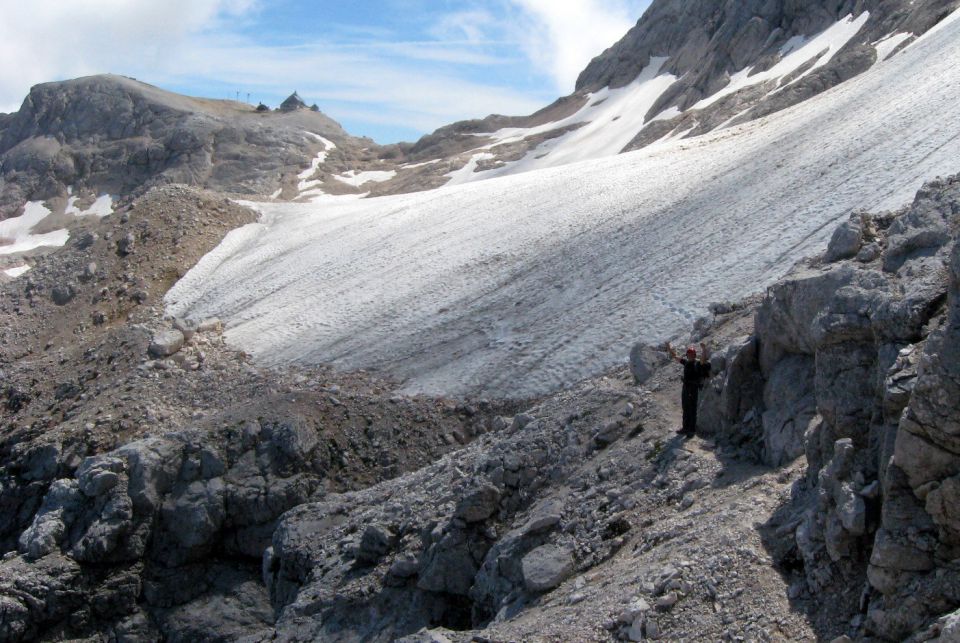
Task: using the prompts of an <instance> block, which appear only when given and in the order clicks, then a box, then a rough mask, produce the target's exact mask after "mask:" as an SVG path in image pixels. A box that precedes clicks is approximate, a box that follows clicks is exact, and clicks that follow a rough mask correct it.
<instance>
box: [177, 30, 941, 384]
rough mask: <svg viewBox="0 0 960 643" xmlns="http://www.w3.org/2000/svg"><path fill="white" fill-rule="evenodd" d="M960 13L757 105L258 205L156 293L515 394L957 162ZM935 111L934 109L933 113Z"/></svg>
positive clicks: (672, 326)
mask: <svg viewBox="0 0 960 643" xmlns="http://www.w3.org/2000/svg"><path fill="white" fill-rule="evenodd" d="M958 68H960V22H958V23H954V24H951V25H949V26H947V27H945V28H943V29H941V30H940V32H939V33H937V34H935V35H934V36H932V37H930V38H928V39H926V40H925V41H924V42H921V43H915V44H913V45H911V46H910V47H909V48H907V49H906V50H905V51H904V52H903V53H902V54H900V55H897V56H894V57H893V58H891V59H890V60H888V61H887V62H886V63H885V64H883V65H877V66H875V67H874V68H872V69H871V70H869V71H868V72H866V73H864V74H862V75H860V76H858V77H857V78H855V79H853V80H850V81H848V82H846V83H844V84H842V85H840V86H838V87H836V88H834V89H832V90H830V91H827V92H824V93H822V94H820V95H818V96H816V97H814V98H812V99H810V100H808V101H805V102H804V103H801V104H799V105H796V106H794V107H792V108H789V109H787V110H783V111H781V112H778V113H776V114H773V115H771V116H769V117H766V118H764V119H760V120H758V121H755V122H751V123H747V124H745V125H740V126H734V127H731V128H729V129H727V130H724V131H719V132H714V133H711V134H709V135H707V136H703V137H699V138H696V139H686V140H681V141H674V142H671V143H667V144H664V145H660V146H657V147H655V148H647V149H644V150H640V151H638V152H633V153H630V154H623V155H620V156H615V157H610V158H603V159H598V160H593V161H588V162H584V163H578V164H573V165H567V166H564V167H560V168H553V169H548V170H541V171H537V172H530V173H526V174H519V175H514V176H509V177H504V178H500V179H496V180H492V181H483V182H477V183H471V184H467V185H462V186H456V187H452V188H442V189H440V190H434V191H430V192H423V193H417V194H409V195H400V196H393V197H384V198H378V199H365V200H353V201H346V200H340V201H335V200H331V199H326V200H324V201H322V202H320V203H318V204H257V205H256V207H258V208H260V209H261V211H262V213H263V217H262V221H261V222H260V223H257V224H253V225H250V226H246V227H244V228H241V229H239V230H235V231H234V232H232V233H230V234H229V235H228V236H227V238H226V239H225V240H224V242H223V243H222V244H221V245H220V246H219V247H218V248H217V249H215V250H214V251H213V252H212V253H210V254H209V255H207V256H206V257H204V258H203V259H202V260H201V261H200V262H199V264H198V265H197V266H196V267H195V268H194V269H193V270H191V271H190V272H189V273H188V274H187V275H186V276H185V277H184V278H183V279H182V280H181V281H180V282H179V283H177V284H176V285H175V286H174V288H173V289H172V290H171V291H170V292H169V293H168V295H167V299H166V301H167V305H168V310H169V312H170V313H171V314H174V315H178V316H187V317H196V318H202V317H209V316H219V317H221V318H222V319H225V320H227V328H228V330H227V339H228V340H229V341H230V342H231V343H233V344H235V345H237V346H239V347H241V348H243V349H244V350H246V351H248V352H250V353H252V354H253V355H254V356H255V357H256V358H257V359H258V360H260V361H261V362H263V363H266V364H286V363H307V364H309V363H332V364H335V365H338V366H340V367H343V368H358V367H363V368H373V369H380V370H383V371H385V372H387V373H389V374H391V375H393V376H396V377H400V378H405V380H406V390H408V391H420V392H429V393H446V394H465V393H473V394H485V395H504V396H527V395H532V394H536V393H541V392H544V391H549V390H551V389H555V388H558V387H561V386H564V385H567V384H569V383H571V382H573V381H575V380H578V379H580V378H583V377H586V376H589V375H592V374H596V373H598V372H600V371H601V370H602V369H605V368H607V367H609V366H611V365H614V364H617V363H622V362H623V361H624V359H625V356H626V355H627V353H628V351H629V349H630V346H631V344H632V343H633V342H635V341H637V340H644V341H647V342H659V341H662V340H664V339H667V338H671V337H675V336H676V335H677V334H679V333H681V332H683V331H684V330H685V329H687V328H689V326H690V324H691V323H692V321H693V320H694V319H695V318H696V317H697V316H698V315H700V314H704V313H705V312H706V306H707V305H708V304H709V303H710V302H712V301H718V300H725V299H732V298H739V297H741V296H744V295H746V294H749V293H753V292H757V291H761V290H762V289H763V288H765V287H766V286H767V285H769V284H770V283H772V282H773V281H775V280H776V279H778V278H779V277H781V276H782V275H783V274H784V273H785V272H786V271H787V270H788V269H789V267H790V266H791V265H792V264H793V263H794V262H795V260H797V259H798V258H800V257H803V256H807V255H810V254H812V253H816V252H819V251H820V250H822V249H823V247H824V246H825V244H826V241H827V240H828V238H829V236H830V234H831V233H832V231H833V229H834V227H835V225H836V224H837V223H838V222H839V221H841V220H844V219H846V217H847V216H848V214H849V213H850V212H851V211H853V210H855V209H857V208H867V209H870V210H874V211H877V210H884V209H891V208H896V207H899V206H901V205H903V204H905V203H907V202H909V201H910V200H911V198H912V196H913V194H914V193H915V191H916V190H917V189H918V188H919V186H920V185H921V184H922V182H923V181H924V180H927V179H930V178H932V177H934V176H936V175H938V174H939V175H944V174H949V173H955V172H958V171H960V161H958V158H960V143H958V141H960V83H956V82H944V79H945V78H956V73H957V72H956V70H957V69H958ZM934 121H935V123H936V126H935V127H934V126H931V123H933V122H934Z"/></svg>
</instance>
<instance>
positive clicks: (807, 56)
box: [690, 11, 870, 109]
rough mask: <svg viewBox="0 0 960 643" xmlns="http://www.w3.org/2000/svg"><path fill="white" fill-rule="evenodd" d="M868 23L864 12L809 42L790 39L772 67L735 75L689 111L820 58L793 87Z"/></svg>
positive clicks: (781, 76)
mask: <svg viewBox="0 0 960 643" xmlns="http://www.w3.org/2000/svg"><path fill="white" fill-rule="evenodd" d="M869 19H870V12H869V11H864V12H863V13H861V14H860V15H859V16H858V17H857V18H856V19H854V17H853V15H848V16H847V17H846V18H844V19H842V20H840V21H839V22H837V23H836V24H834V25H832V26H831V27H830V28H828V29H826V30H824V31H823V32H821V33H820V34H819V35H817V36H814V37H813V38H810V39H809V40H807V39H804V38H799V37H794V38H791V39H790V40H788V41H787V43H786V44H785V45H784V46H783V47H782V48H781V49H780V54H781V56H783V57H782V58H781V59H780V62H778V63H777V64H776V65H774V66H773V67H771V68H770V69H767V70H766V71H761V72H758V73H755V74H751V72H752V71H753V69H752V68H751V67H748V68H746V69H742V70H740V71H738V72H737V73H735V74H734V75H733V76H731V77H730V83H729V84H728V85H727V86H726V87H724V88H723V89H721V90H720V91H718V92H716V93H715V94H713V95H711V96H708V97H706V98H704V99H703V100H701V101H700V102H698V103H696V104H695V105H693V107H691V108H690V109H704V108H705V107H709V106H710V105H712V104H713V103H715V102H717V101H718V100H720V99H721V98H723V97H724V96H729V95H730V94H734V93H736V92H738V91H740V90H741V89H744V88H746V87H749V86H751V85H756V84H759V83H763V82H766V81H768V80H776V79H779V78H783V77H785V76H788V75H790V74H792V73H793V72H795V71H796V70H797V69H799V68H800V67H801V66H803V65H804V64H805V63H807V62H809V61H810V60H812V59H813V58H814V57H816V56H818V55H820V54H822V55H820V57H819V58H818V59H817V61H816V62H815V63H814V64H813V65H812V66H811V67H810V68H809V69H807V70H806V71H805V72H803V73H802V74H800V75H799V76H797V78H795V79H793V81H792V82H794V83H795V82H797V81H798V80H800V79H801V78H803V77H804V76H806V75H808V74H809V73H810V72H812V71H814V70H815V69H818V68H820V67H823V66H824V65H826V64H827V63H829V62H830V60H831V59H832V58H833V57H834V56H835V55H836V53H837V52H838V51H840V50H841V49H843V47H844V46H845V45H846V44H847V43H848V42H850V39H851V38H853V37H854V36H856V35H857V33H858V32H859V31H860V29H862V28H863V25H865V24H866V23H867V20H869ZM791 84H792V83H791Z"/></svg>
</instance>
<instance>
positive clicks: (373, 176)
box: [333, 170, 397, 188]
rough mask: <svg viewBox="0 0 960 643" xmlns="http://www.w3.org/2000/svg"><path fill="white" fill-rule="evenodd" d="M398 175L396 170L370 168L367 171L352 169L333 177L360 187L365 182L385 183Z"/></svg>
mask: <svg viewBox="0 0 960 643" xmlns="http://www.w3.org/2000/svg"><path fill="white" fill-rule="evenodd" d="M396 175H397V171H396V170H384V171H378V170H368V171H366V172H357V171H356V170H350V171H348V172H346V173H345V174H335V175H334V177H333V178H335V179H336V180H338V181H340V182H341V183H346V184H347V185H352V186H353V187H355V188H358V187H360V186H361V185H363V184H364V183H383V182H384V181H389V180H390V179H392V178H393V177H395V176H396Z"/></svg>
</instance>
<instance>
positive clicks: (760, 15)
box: [577, 0, 957, 113]
mask: <svg viewBox="0 0 960 643" xmlns="http://www.w3.org/2000/svg"><path fill="white" fill-rule="evenodd" d="M956 6H957V3H956V2H953V1H951V0H928V1H926V2H911V3H904V2H895V1H890V0H868V1H863V0H860V1H854V0H846V1H845V2H835V1H824V0H818V1H816V2H791V1H784V0H777V1H775V2H763V1H761V0H751V1H748V2H743V1H742V0H700V1H698V2H678V1H676V0H658V1H656V2H653V3H652V4H651V6H650V8H649V9H647V11H646V12H645V13H644V15H643V17H642V18H641V19H640V20H639V22H638V23H637V24H636V26H635V27H633V29H631V30H630V31H629V32H628V33H627V34H626V35H625V36H624V37H623V39H621V40H620V41H619V42H618V43H616V44H615V45H613V46H612V47H611V48H610V49H608V50H606V51H605V52H603V53H602V54H601V55H599V56H597V57H596V58H594V59H593V60H592V61H591V62H590V64H589V65H588V66H587V67H586V69H584V70H583V72H582V73H581V74H580V77H579V78H578V79H577V90H578V91H596V90H598V89H600V88H602V87H606V86H610V87H621V86H623V85H627V84H629V83H630V82H632V81H633V80H634V79H635V78H636V77H637V76H638V75H639V74H640V72H641V71H642V70H643V69H644V68H645V67H646V66H647V65H649V64H650V59H651V58H654V57H665V58H667V62H666V63H665V64H664V66H663V68H662V71H663V72H668V73H671V74H673V75H675V76H676V77H677V78H679V79H680V80H678V81H677V84H676V85H675V86H674V87H673V88H671V90H670V92H669V95H668V96H667V97H665V100H663V101H661V102H660V104H658V105H657V106H656V107H655V108H654V110H655V111H654V113H659V112H660V111H662V110H663V109H664V108H666V107H669V106H671V105H676V106H677V107H679V108H680V109H681V110H685V109H686V108H688V107H690V106H691V105H693V104H694V103H696V102H697V101H699V100H700V99H701V98H704V97H705V96H708V95H710V94H712V93H714V92H716V91H718V90H720V89H722V88H723V87H724V86H725V85H726V84H727V83H728V82H729V80H730V76H732V75H733V74H735V73H736V72H739V71H741V70H743V69H746V68H752V69H753V70H755V71H760V70H764V69H768V68H770V67H772V66H773V65H775V64H776V63H777V61H778V60H779V59H780V57H781V53H780V52H781V49H782V48H783V46H784V45H785V44H786V43H787V41H789V40H790V39H791V38H803V37H806V36H812V35H814V34H816V33H819V32H820V31H823V30H824V29H826V28H827V27H829V26H830V25H832V24H834V23H835V22H837V21H838V20H840V19H842V18H843V17H845V16H847V15H851V14H853V15H860V14H861V13H862V12H864V11H869V12H870V14H871V18H870V20H869V22H868V23H867V25H866V26H865V27H864V28H863V29H862V30H861V31H860V33H858V34H857V36H856V38H855V40H854V41H852V42H851V43H850V44H848V46H847V47H846V48H845V49H844V51H842V52H840V54H839V55H838V56H836V57H835V58H834V59H833V60H831V61H830V63H829V64H828V65H826V66H825V67H824V68H823V69H821V70H818V71H817V73H816V74H815V75H813V76H811V77H809V78H807V79H805V80H803V81H802V83H801V84H800V85H799V86H798V87H795V88H794V89H793V91H795V92H796V94H797V96H796V97H795V98H793V99H792V100H793V101H794V102H795V101H796V100H799V99H802V98H808V97H809V96H810V95H812V94H814V93H819V92H820V91H823V90H825V89H827V88H829V87H830V86H832V85H834V84H837V83H838V82H842V81H843V80H846V79H847V78H849V77H850V76H851V75H855V73H858V72H859V71H863V70H864V69H865V68H866V66H869V65H870V64H872V62H873V59H874V58H871V59H869V60H861V58H862V57H863V52H862V49H861V46H869V45H870V44H871V43H873V42H876V41H877V40H879V39H881V38H882V37H883V36H886V35H887V34H891V33H901V32H909V33H913V34H918V35H919V34H922V33H924V32H925V31H926V30H927V29H929V28H930V27H932V26H933V25H935V24H936V23H937V22H938V21H939V20H940V19H942V18H943V17H944V16H945V15H946V13H948V12H949V11H950V10H952V9H954V8H956ZM870 49H872V47H870ZM847 68H850V69H851V71H844V70H845V69H847ZM851 72H852V74H851ZM801 96H802V98H801ZM778 100H779V99H777V98H773V97H771V98H769V99H767V101H765V102H768V101H769V102H773V101H778ZM788 104H792V103H791V102H789V101H788V102H787V103H784V104H780V105H778V107H779V108H781V109H782V108H783V107H786V106H787V105H788ZM761 105H763V103H761ZM767 113H769V112H767Z"/></svg>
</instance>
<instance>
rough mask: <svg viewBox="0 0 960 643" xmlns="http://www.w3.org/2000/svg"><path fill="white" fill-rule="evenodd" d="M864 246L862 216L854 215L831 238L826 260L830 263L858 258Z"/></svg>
mask: <svg viewBox="0 0 960 643" xmlns="http://www.w3.org/2000/svg"><path fill="white" fill-rule="evenodd" d="M862 244H863V222H862V217H861V215H860V214H853V215H851V216H850V220H849V221H847V222H846V223H843V224H841V225H840V226H839V227H838V228H837V229H836V230H834V232H833V236H832V237H830V244H829V245H828V246H827V254H826V256H825V257H824V260H825V261H827V262H828V263H832V262H834V261H840V260H841V259H849V258H851V257H854V256H856V254H857V253H858V252H859V251H860V246H861V245H862Z"/></svg>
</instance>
